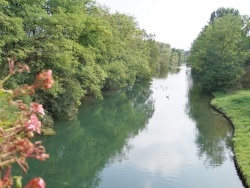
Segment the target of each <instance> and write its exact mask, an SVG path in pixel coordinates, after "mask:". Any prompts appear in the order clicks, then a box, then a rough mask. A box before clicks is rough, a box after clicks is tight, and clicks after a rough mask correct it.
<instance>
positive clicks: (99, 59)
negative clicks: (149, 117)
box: [0, 0, 184, 125]
mask: <svg viewBox="0 0 250 188" xmlns="http://www.w3.org/2000/svg"><path fill="white" fill-rule="evenodd" d="M0 37H1V40H0V54H1V57H0V72H1V74H0V78H4V77H5V76H6V75H7V74H8V71H6V70H7V69H6V67H7V64H6V57H10V58H12V59H15V60H16V61H20V62H25V63H26V64H27V65H28V66H29V67H30V70H31V72H30V75H29V76H27V75H16V76H15V77H11V78H10V79H9V80H8V81H7V82H6V83H5V87H6V88H16V87H18V86H19V85H22V84H24V83H31V82H32V80H33V78H34V77H35V75H36V74H37V72H39V71H40V70H43V69H51V70H53V75H54V80H55V84H54V86H53V88H52V89H51V90H49V91H45V92H44V91H40V90H39V91H37V93H36V94H35V95H34V96H32V97H31V99H32V100H34V101H36V102H39V103H41V104H43V106H44V108H45V109H46V111H47V115H46V116H45V117H44V119H43V121H44V123H45V125H49V124H52V123H53V119H54V118H60V119H72V118H74V117H75V115H76V114H77V111H78V107H79V106H80V105H81V104H82V102H83V100H82V99H84V98H85V97H86V96H94V97H96V98H97V99H102V91H103V90H114V89H120V88H123V87H127V86H131V85H133V84H134V83H135V82H139V81H147V80H150V79H151V77H152V76H153V75H154V74H155V73H156V72H157V71H158V70H159V69H161V68H165V67H167V66H169V65H170V64H172V65H177V64H179V63H180V62H181V61H184V50H181V49H171V46H170V45H169V44H164V43H160V42H156V41H155V39H154V37H155V36H154V35H152V34H148V33H147V32H146V31H145V30H144V29H141V28H140V27H139V25H138V23H137V22H136V20H135V18H134V17H133V16H130V15H126V14H121V13H119V12H116V13H110V12H109V9H108V8H107V7H104V6H101V5H99V4H98V3H96V2H95V1H93V0H82V1H78V0H73V1H64V0H41V1H31V0H18V1H12V0H0Z"/></svg>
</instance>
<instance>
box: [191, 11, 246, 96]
mask: <svg viewBox="0 0 250 188" xmlns="http://www.w3.org/2000/svg"><path fill="white" fill-rule="evenodd" d="M242 28H243V23H242V19H241V17H240V16H236V15H234V14H229V13H228V14H225V15H223V14H222V15H221V16H218V18H216V19H214V20H213V22H212V23H211V24H210V25H207V26H205V27H204V28H203V30H202V32H201V33H200V34H199V36H198V37H197V38H196V40H195V41H194V42H193V44H192V48H191V51H190V56H189V60H188V61H189V64H190V65H191V66H192V68H193V72H195V73H196V75H197V76H198V77H199V78H200V79H201V81H202V85H203V89H205V90H210V91H216V90H225V89H230V88H232V87H235V86H237V84H238V83H239V81H240V79H241V77H242V76H243V74H244V63H245V59H246V58H245V57H246V55H247V51H248V48H246V46H245V45H244V43H245V42H244V41H245V38H246V35H245V34H244V32H243V31H242ZM238 87H240V86H238Z"/></svg>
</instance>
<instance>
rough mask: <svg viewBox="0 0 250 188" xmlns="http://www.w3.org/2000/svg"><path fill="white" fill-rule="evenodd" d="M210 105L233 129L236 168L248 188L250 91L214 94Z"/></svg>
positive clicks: (249, 165)
mask: <svg viewBox="0 0 250 188" xmlns="http://www.w3.org/2000/svg"><path fill="white" fill-rule="evenodd" d="M214 96H215V98H214V99H213V100H212V101H211V105H212V106H213V107H215V108H216V109H218V110H219V111H221V112H222V113H224V114H225V115H226V116H227V117H228V118H229V119H230V120H231V122H232V123H233V125H234V128H235V133H234V138H233V143H234V153H235V159H236V163H237V166H238V168H239V170H240V173H241V175H242V177H243V180H244V181H245V184H246V185H247V186H248V187H250V90H240V91H236V92H233V93H221V92H218V93H214Z"/></svg>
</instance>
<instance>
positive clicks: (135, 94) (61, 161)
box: [26, 83, 154, 187]
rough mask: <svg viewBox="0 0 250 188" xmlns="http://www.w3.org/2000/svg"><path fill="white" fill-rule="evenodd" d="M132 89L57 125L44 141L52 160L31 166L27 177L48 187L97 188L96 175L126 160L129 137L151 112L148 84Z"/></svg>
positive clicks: (87, 106)
mask: <svg viewBox="0 0 250 188" xmlns="http://www.w3.org/2000/svg"><path fill="white" fill-rule="evenodd" d="M134 87H135V88H133V89H132V90H131V89H129V90H127V91H126V92H122V91H120V92H116V93H109V94H106V95H105V97H104V98H105V99H104V100H103V101H98V102H97V101H96V102H89V103H87V104H86V105H84V106H83V108H82V109H81V110H80V113H79V119H78V121H76V122H75V123H74V124H68V123H64V122H60V123H57V125H56V126H55V127H56V131H57V135H56V136H55V137H47V138H44V139H43V142H44V145H45V146H46V149H47V151H48V153H50V155H51V158H50V159H49V160H48V161H46V162H45V163H44V164H41V163H38V162H33V163H31V165H30V167H31V169H30V172H31V173H29V177H28V178H30V176H37V175H39V176H42V177H43V178H44V179H45V180H46V181H47V183H48V185H49V186H48V187H98V185H99V182H100V177H99V176H98V172H100V171H102V169H103V168H104V167H107V166H108V165H109V164H110V163H112V161H113V160H115V161H117V160H118V161H119V160H122V159H124V158H126V154H127V153H128V151H129V150H130V149H131V147H132V146H131V145H128V144H127V140H128V138H131V137H134V136H136V135H137V134H138V133H139V132H140V131H142V130H143V129H145V126H146V125H147V122H148V120H149V118H150V117H152V115H153V113H154V101H153V99H152V91H151V90H150V89H149V87H150V84H149V83H148V84H144V85H140V86H139V85H136V86H134ZM71 123H72V122H71ZM26 179H27V177H26Z"/></svg>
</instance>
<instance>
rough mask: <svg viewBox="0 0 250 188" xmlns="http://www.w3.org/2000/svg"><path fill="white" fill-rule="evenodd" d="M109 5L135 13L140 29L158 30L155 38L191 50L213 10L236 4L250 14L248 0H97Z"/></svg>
mask: <svg viewBox="0 0 250 188" xmlns="http://www.w3.org/2000/svg"><path fill="white" fill-rule="evenodd" d="M96 2H98V3H99V4H101V5H105V6H107V7H109V8H110V11H111V12H112V13H114V12H116V11H118V12H120V13H125V14H128V15H132V16H134V17H135V20H136V21H137V22H138V23H139V26H140V28H141V29H145V30H146V31H147V33H148V34H155V35H156V38H155V39H156V41H159V42H164V43H169V44H170V45H171V47H172V48H179V49H184V50H189V49H190V47H191V44H192V42H193V40H195V39H196V37H197V36H198V34H199V33H200V31H201V30H202V28H203V27H204V26H205V25H206V24H207V23H208V21H209V19H210V15H211V13H212V12H213V11H215V10H217V9H218V8H220V7H225V8H235V9H238V10H239V11H240V14H241V15H250V1H249V0H96Z"/></svg>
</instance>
